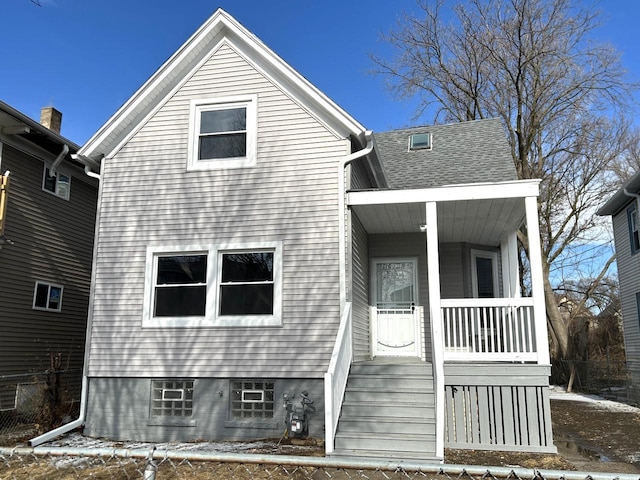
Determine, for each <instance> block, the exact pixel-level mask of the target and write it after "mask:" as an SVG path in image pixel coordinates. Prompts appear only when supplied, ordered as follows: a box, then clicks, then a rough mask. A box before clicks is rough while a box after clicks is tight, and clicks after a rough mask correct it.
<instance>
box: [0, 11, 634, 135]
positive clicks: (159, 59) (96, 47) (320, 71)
mask: <svg viewBox="0 0 640 480" xmlns="http://www.w3.org/2000/svg"><path fill="white" fill-rule="evenodd" d="M2 3H3V5H2V9H3V12H2V28H1V29H0V58H1V59H2V62H1V63H0V65H2V66H1V67H0V100H3V101H5V102H7V103H8V104H10V105H12V106H13V107H15V108H17V109H18V110H20V111H22V112H23V113H25V114H27V115H29V116H31V117H33V118H34V119H36V120H37V119H39V115H40V108H41V107H43V106H47V105H53V106H54V107H56V108H57V109H58V110H60V111H62V112H63V121H62V134H63V135H64V136H66V137H67V138H69V139H70V140H72V141H74V142H76V143H78V144H83V143H84V142H85V141H86V140H87V139H88V138H89V137H90V136H91V135H92V134H93V133H94V132H95V131H96V130H97V129H98V128H99V127H100V126H101V125H102V124H103V123H104V122H105V121H106V120H107V119H108V118H109V117H110V116H111V115H112V114H113V113H114V112H115V111H116V110H117V109H118V108H119V107H120V106H121V105H122V104H123V103H124V102H125V101H126V100H127V99H128V98H129V97H130V96H131V94H133V92H135V90H137V89H138V87H139V86H140V85H142V83H144V81H145V80H146V79H147V78H148V77H149V76H150V75H151V74H153V72H154V71H155V70H156V69H157V68H158V67H159V66H160V65H161V64H162V63H163V62H164V61H165V60H166V59H167V58H168V57H169V56H170V55H171V54H172V53H173V52H174V51H175V50H176V49H177V48H178V47H179V46H180V45H181V44H182V43H183V42H184V41H185V40H186V39H187V38H188V37H189V36H190V35H191V34H192V33H193V32H194V31H195V30H196V29H197V28H198V27H199V26H200V25H201V24H202V23H204V21H205V20H206V19H207V18H208V17H209V16H210V15H211V14H212V13H213V12H214V11H215V10H216V8H218V7H222V8H224V9H225V10H226V11H227V12H229V13H230V14H231V15H233V16H234V17H235V18H236V19H237V20H238V21H239V22H240V23H242V24H243V25H244V26H245V27H247V28H248V29H249V30H250V31H252V32H253V33H254V34H256V35H257V36H258V37H259V38H260V39H261V40H262V41H263V42H264V43H266V44H267V45H268V46H269V47H270V48H271V49H272V50H274V51H275V52H276V53H277V54H278V55H280V56H281V57H282V58H283V59H284V60H285V61H286V62H288V63H289V64H290V65H291V66H292V67H293V68H295V69H296V70H298V71H299V72H300V73H301V74H302V75H304V76H305V77H306V78H307V79H309V80H310V81H311V82H312V83H314V84H315V85H316V86H317V87H318V88H320V90H322V91H323V92H324V93H325V94H327V95H328V96H329V97H331V98H332V99H333V100H334V101H335V102H337V103H338V104H339V105H340V106H342V107H343V108H344V109H345V110H346V111H347V112H349V113H350V114H351V115H352V116H354V117H355V118H356V119H357V120H359V121H360V122H361V123H362V124H364V125H365V126H366V127H367V128H369V129H372V130H374V131H382V130H388V129H392V128H399V127H404V126H408V125H412V124H415V121H413V120H412V116H413V113H414V110H415V106H416V105H415V103H414V102H411V101H404V102H401V101H399V100H396V99H393V98H392V97H391V95H390V94H389V93H388V92H387V91H386V90H385V88H384V85H383V79H382V78H380V77H376V76H373V75H371V74H369V73H368V71H369V70H370V69H371V68H372V64H371V62H370V60H369V57H368V54H369V53H375V54H377V55H382V56H384V55H386V54H388V53H389V47H388V46H387V45H385V44H384V43H383V42H381V41H380V40H379V35H380V33H381V32H386V31H389V29H390V28H392V27H393V26H394V25H395V23H396V20H397V18H398V17H399V15H400V14H401V12H402V11H416V3H415V1H414V0H340V1H336V0H323V1H318V0H315V1H314V0H268V1H267V0H218V1H209V0H40V3H41V5H42V6H40V7H38V6H36V5H34V4H33V3H31V1H30V0H2ZM600 8H601V9H602V10H603V11H604V12H605V14H606V16H607V22H606V24H605V26H604V27H603V28H601V29H599V30H598V31H597V32H596V35H597V39H598V40H601V41H609V42H611V43H613V44H614V45H615V46H616V47H617V48H618V49H619V50H620V51H621V52H622V53H623V63H624V65H625V66H626V67H627V68H628V69H629V70H630V73H631V74H632V76H633V77H634V78H636V79H639V78H640V38H639V37H640V35H638V33H637V24H638V22H639V21H640V2H638V1H637V0H615V1H614V0H608V1H602V2H601V3H600ZM429 120H430V119H428V118H425V119H423V121H422V122H419V123H428V122H429Z"/></svg>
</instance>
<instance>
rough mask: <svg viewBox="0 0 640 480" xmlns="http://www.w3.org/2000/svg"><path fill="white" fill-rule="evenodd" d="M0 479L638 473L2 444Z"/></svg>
mask: <svg viewBox="0 0 640 480" xmlns="http://www.w3.org/2000/svg"><path fill="white" fill-rule="evenodd" d="M0 478H2V479H6V480H14V479H15V480H17V479H34V478H46V479H52V480H57V479H65V480H66V479H85V478H92V479H113V480H120V479H144V480H165V479H190V480H199V479H218V480H227V479H238V480H245V479H246V480H249V479H258V480H261V479H269V480H324V479H331V480H350V479H370V480H400V479H409V480H412V479H434V480H453V479H461V478H464V479H466V480H482V479H507V480H638V478H640V475H637V474H620V473H601V472H598V473H586V472H571V471H556V470H537V469H527V468H506V467H481V466H462V465H441V464H427V463H407V462H393V461H373V460H370V461H367V460H364V459H334V458H325V457H302V456H279V455H259V454H229V453H227V454H220V453H194V452H177V451H174V452H172V451H169V450H167V451H156V450H150V451H144V450H133V449H77V448H75V449H74V448H57V447H50V448H42V447H36V448H13V449H10V448H1V447H0Z"/></svg>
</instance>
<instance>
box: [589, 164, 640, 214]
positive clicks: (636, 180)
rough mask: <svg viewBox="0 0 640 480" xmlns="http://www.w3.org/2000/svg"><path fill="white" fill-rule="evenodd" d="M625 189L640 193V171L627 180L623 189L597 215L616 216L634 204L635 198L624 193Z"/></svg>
mask: <svg viewBox="0 0 640 480" xmlns="http://www.w3.org/2000/svg"><path fill="white" fill-rule="evenodd" d="M625 189H626V190H627V191H628V192H632V193H639V192H640V171H638V172H636V174H635V175H633V176H632V177H631V178H630V179H629V180H627V181H626V182H625V183H624V185H622V187H621V188H620V189H619V190H618V191H617V192H616V193H615V194H614V195H613V196H612V197H611V198H610V199H609V200H607V202H606V203H605V204H604V205H603V206H602V207H600V208H599V209H598V211H597V212H596V213H597V214H598V215H600V216H606V215H615V214H616V213H618V212H619V211H620V210H621V209H622V208H623V207H624V206H625V205H627V204H628V203H630V202H632V201H633V200H634V198H633V197H630V196H629V195H627V194H626V193H624V191H625Z"/></svg>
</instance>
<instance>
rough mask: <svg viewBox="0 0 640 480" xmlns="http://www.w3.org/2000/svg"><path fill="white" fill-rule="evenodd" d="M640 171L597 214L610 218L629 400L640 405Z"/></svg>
mask: <svg viewBox="0 0 640 480" xmlns="http://www.w3.org/2000/svg"><path fill="white" fill-rule="evenodd" d="M639 212H640V172H638V173H636V174H635V175H634V176H633V177H631V178H630V179H629V180H628V181H627V182H626V183H625V184H624V185H623V186H622V187H621V188H620V190H618V191H617V192H616V193H615V195H613V196H612V197H611V198H610V199H609V201H608V202H607V203H605V204H604V205H603V206H602V207H601V208H600V210H598V215H610V216H611V219H612V221H613V239H614V243H615V248H616V263H617V266H618V280H619V282H620V306H621V310H622V326H623V334H624V348H625V352H626V356H627V369H628V371H629V376H630V389H629V394H630V399H631V400H632V401H634V402H636V403H640V213H639Z"/></svg>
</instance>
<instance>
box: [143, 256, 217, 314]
mask: <svg viewBox="0 0 640 480" xmlns="http://www.w3.org/2000/svg"><path fill="white" fill-rule="evenodd" d="M206 301H207V255H206V254H198V253H193V254H191V253H190V254H185V255H178V254H174V255H158V256H157V257H156V262H155V273H154V305H153V316H154V317H194V316H196V317H203V316H204V314H205V307H206Z"/></svg>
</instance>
